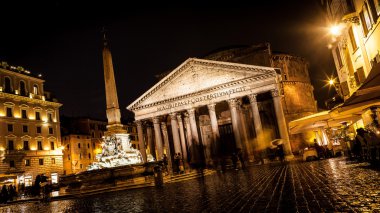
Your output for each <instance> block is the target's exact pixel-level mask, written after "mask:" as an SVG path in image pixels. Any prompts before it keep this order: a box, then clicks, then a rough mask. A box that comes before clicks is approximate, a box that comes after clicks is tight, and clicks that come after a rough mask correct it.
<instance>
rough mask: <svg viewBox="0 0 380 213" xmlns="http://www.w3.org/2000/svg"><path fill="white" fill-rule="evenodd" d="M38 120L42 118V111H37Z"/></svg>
mask: <svg viewBox="0 0 380 213" xmlns="http://www.w3.org/2000/svg"><path fill="white" fill-rule="evenodd" d="M36 120H37V121H40V120H41V113H40V112H39V111H37V112H36Z"/></svg>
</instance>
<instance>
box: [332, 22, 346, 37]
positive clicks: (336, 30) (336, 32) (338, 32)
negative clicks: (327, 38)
mask: <svg viewBox="0 0 380 213" xmlns="http://www.w3.org/2000/svg"><path fill="white" fill-rule="evenodd" d="M342 29H343V26H342V25H341V24H339V25H333V26H331V27H330V33H331V35H333V36H340V35H341V34H342Z"/></svg>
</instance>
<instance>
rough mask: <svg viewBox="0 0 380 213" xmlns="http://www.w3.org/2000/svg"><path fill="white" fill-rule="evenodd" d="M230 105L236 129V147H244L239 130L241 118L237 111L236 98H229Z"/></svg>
mask: <svg viewBox="0 0 380 213" xmlns="http://www.w3.org/2000/svg"><path fill="white" fill-rule="evenodd" d="M228 105H229V106H230V111H231V121H232V129H233V131H234V136H235V142H236V148H237V149H242V148H243V146H242V143H241V135H240V131H239V119H238V116H239V114H238V112H237V100H236V99H235V98H233V99H229V100H228Z"/></svg>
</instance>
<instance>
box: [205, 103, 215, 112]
mask: <svg viewBox="0 0 380 213" xmlns="http://www.w3.org/2000/svg"><path fill="white" fill-rule="evenodd" d="M215 106H216V103H212V104H208V105H207V108H208V110H209V111H215Z"/></svg>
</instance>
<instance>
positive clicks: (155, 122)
mask: <svg viewBox="0 0 380 213" xmlns="http://www.w3.org/2000/svg"><path fill="white" fill-rule="evenodd" d="M152 120H153V123H154V124H159V123H160V117H158V116H156V117H153V118H152Z"/></svg>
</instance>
